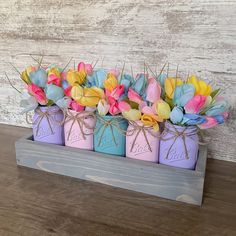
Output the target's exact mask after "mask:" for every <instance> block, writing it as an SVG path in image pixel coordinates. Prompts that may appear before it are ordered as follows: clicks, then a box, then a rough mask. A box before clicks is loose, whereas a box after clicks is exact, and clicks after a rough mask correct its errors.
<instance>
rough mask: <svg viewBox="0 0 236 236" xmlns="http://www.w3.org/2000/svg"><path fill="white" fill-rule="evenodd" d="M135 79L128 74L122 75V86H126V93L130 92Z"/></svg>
mask: <svg viewBox="0 0 236 236" xmlns="http://www.w3.org/2000/svg"><path fill="white" fill-rule="evenodd" d="M133 80H134V79H133V77H132V76H130V75H128V74H124V75H122V77H121V79H120V84H123V85H124V86H125V92H127V91H128V89H129V87H130V85H131V84H132V82H133Z"/></svg>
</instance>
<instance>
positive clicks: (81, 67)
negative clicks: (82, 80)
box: [78, 62, 93, 75]
mask: <svg viewBox="0 0 236 236" xmlns="http://www.w3.org/2000/svg"><path fill="white" fill-rule="evenodd" d="M78 71H85V72H86V73H87V74H88V75H92V74H93V67H92V65H91V64H85V63H84V62H80V63H79V64H78Z"/></svg>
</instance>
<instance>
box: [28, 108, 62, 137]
mask: <svg viewBox="0 0 236 236" xmlns="http://www.w3.org/2000/svg"><path fill="white" fill-rule="evenodd" d="M60 111H61V110H60V109H58V110H56V111H41V110H40V109H39V108H37V109H36V110H35V113H36V114H37V115H38V116H37V118H36V119H35V120H34V122H30V121H29V114H28V113H26V122H27V123H28V124H31V125H32V124H33V125H36V136H38V133H39V128H40V124H41V123H42V121H43V119H44V118H45V119H46V121H47V123H48V126H49V128H50V131H51V134H52V135H53V134H54V131H53V128H52V123H55V124H57V125H61V122H60V121H57V120H56V119H55V115H56V114H58V113H59V112H60Z"/></svg>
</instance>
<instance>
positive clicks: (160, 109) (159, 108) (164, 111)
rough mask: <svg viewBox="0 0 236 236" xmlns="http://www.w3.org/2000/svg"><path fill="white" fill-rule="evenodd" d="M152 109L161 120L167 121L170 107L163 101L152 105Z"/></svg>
mask: <svg viewBox="0 0 236 236" xmlns="http://www.w3.org/2000/svg"><path fill="white" fill-rule="evenodd" d="M153 106H154V109H155V111H156V113H157V115H158V116H159V117H161V118H162V119H165V120H166V119H169V117H170V106H169V104H168V103H167V102H165V101H163V100H158V101H156V102H155V103H154V105H153Z"/></svg>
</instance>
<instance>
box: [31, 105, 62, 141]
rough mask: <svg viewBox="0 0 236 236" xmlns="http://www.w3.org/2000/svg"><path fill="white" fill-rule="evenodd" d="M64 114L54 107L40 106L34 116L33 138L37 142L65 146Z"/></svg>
mask: <svg viewBox="0 0 236 236" xmlns="http://www.w3.org/2000/svg"><path fill="white" fill-rule="evenodd" d="M63 119H64V114H63V112H62V110H61V109H60V108H59V107H58V106H56V105H54V106H49V107H46V106H45V107H44V106H39V107H37V108H36V109H35V113H34V116H33V136H34V140H35V141H40V142H44V143H53V144H59V145H64V128H63V124H62V123H63Z"/></svg>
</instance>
